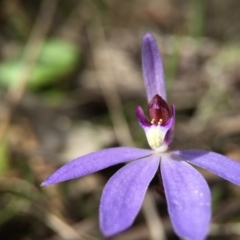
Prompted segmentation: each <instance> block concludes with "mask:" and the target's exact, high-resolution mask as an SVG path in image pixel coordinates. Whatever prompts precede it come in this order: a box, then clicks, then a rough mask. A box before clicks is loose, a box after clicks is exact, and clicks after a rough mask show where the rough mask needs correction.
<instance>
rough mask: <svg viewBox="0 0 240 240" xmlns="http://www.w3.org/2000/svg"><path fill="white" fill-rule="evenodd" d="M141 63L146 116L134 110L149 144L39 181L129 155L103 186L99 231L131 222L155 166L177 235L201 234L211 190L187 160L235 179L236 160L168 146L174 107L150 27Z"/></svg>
mask: <svg viewBox="0 0 240 240" xmlns="http://www.w3.org/2000/svg"><path fill="white" fill-rule="evenodd" d="M142 65H143V73H144V83H145V88H146V92H147V100H148V115H149V120H147V118H146V117H145V115H144V112H143V110H142V108H141V107H140V106H138V107H137V108H136V111H135V112H136V115H137V118H138V122H139V125H140V126H141V127H142V129H143V130H144V132H145V134H146V137H147V140H148V143H149V146H150V147H151V149H140V148H134V147H116V148H109V149H104V150H100V151H97V152H94V153H90V154H88V155H85V156H82V157H79V158H77V159H75V160H73V161H71V162H69V163H67V164H65V165H64V166H62V167H61V168H60V169H58V170H57V171H56V172H54V173H53V174H52V175H51V176H50V177H49V178H47V179H46V180H45V181H44V182H43V183H42V186H46V185H50V184H55V183H58V182H62V181H66V180H69V179H73V178H77V177H82V176H85V175H87V174H91V173H94V172H96V171H99V170H101V169H104V168H107V167H109V166H112V165H115V164H118V163H123V162H128V161H131V162H130V163H128V164H127V165H126V166H124V167H123V168H121V169H120V170H119V171H117V172H116V173H115V174H114V175H113V176H112V177H111V178H110V179H109V181H108V182H107V184H106V185H105V187H104V189H103V193H102V198H101V202H100V210H99V213H100V228H101V231H102V233H103V234H104V235H105V236H112V235H114V234H117V233H119V232H121V231H123V230H125V229H127V228H129V227H130V226H131V225H132V224H133V222H134V220H135V218H136V216H137V214H138V213H139V211H140V208H141V205H142V203H143V199H144V196H145V194H146V191H147V189H148V186H149V184H150V181H151V180H152V179H153V177H154V176H155V174H156V173H157V172H158V173H159V174H160V176H161V178H162V184H163V190H164V196H165V198H166V201H167V205H168V212H169V215H170V219H171V222H172V225H173V229H174V231H175V232H176V234H177V235H178V236H179V237H180V238H181V239H190V240H203V239H205V238H206V236H207V232H208V228H209V225H210V221H211V194H210V190H209V187H208V184H207V182H206V181H205V179H204V178H203V177H202V175H201V174H200V173H199V172H198V171H197V170H196V169H195V168H194V167H192V166H191V165H190V164H193V165H195V166H198V167H202V168H204V169H207V170H209V171H211V172H213V173H215V174H217V175H218V176H220V177H222V178H224V179H226V180H228V181H230V182H232V183H235V184H237V185H240V163H238V162H236V161H234V160H232V159H230V158H228V157H225V156H222V155H220V154H218V153H214V152H209V151H203V150H183V151H182V150H177V151H170V150H169V146H170V144H171V142H172V139H173V132H174V122H175V108H174V105H171V106H170V107H169V105H168V104H167V102H166V100H167V99H166V90H165V82H164V72H163V66H162V61H161V57H160V54H159V51H158V47H157V44H156V41H155V39H154V37H153V36H152V35H151V34H150V33H147V34H145V35H144V37H143V44H142ZM189 163H190V164H189Z"/></svg>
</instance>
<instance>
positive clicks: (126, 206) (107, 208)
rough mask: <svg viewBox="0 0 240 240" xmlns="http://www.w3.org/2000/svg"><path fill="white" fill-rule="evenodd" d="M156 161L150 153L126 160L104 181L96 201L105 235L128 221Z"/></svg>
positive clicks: (134, 214) (115, 231)
mask: <svg viewBox="0 0 240 240" xmlns="http://www.w3.org/2000/svg"><path fill="white" fill-rule="evenodd" d="M159 161H160V156H157V155H152V156H150V157H146V158H144V159H141V160H138V161H134V162H132V163H129V164H128V165H126V166H125V167H123V168H121V169H120V170H119V171H118V172H117V173H115V174H114V175H113V176H112V177H111V178H110V180H109V181H108V182H107V184H106V185H105V188H104V190H103V194H102V199H101V203H100V227H101V230H102V232H103V234H104V235H105V236H111V235H114V234H116V233H119V232H120V231H123V230H125V229H126V228H128V227H129V226H131V225H132V223H133V221H134V219H135V218H136V216H137V214H138V212H139V210H140V208H141V205H142V202H143V199H144V196H145V193H146V191H147V188H148V185H149V183H150V181H151V180H152V178H153V177H154V175H155V173H156V172H157V169H158V166H159Z"/></svg>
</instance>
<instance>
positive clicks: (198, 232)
mask: <svg viewBox="0 0 240 240" xmlns="http://www.w3.org/2000/svg"><path fill="white" fill-rule="evenodd" d="M160 169H161V174H162V179H163V186H164V190H165V196H166V200H167V204H168V212H169V214H170V218H171V222H172V225H173V228H174V230H175V232H176V233H177V235H178V236H179V237H180V238H182V239H191V240H203V239H205V237H206V235H207V231H208V228H209V224H210V220H211V196H210V190H209V187H208V185H207V183H206V181H205V179H204V178H203V177H202V175H201V174H200V173H199V172H198V171H197V170H196V169H194V168H193V167H192V166H191V165H190V164H188V163H186V162H185V161H182V160H179V159H178V158H177V157H176V156H173V155H171V154H164V155H162V157H161V167H160Z"/></svg>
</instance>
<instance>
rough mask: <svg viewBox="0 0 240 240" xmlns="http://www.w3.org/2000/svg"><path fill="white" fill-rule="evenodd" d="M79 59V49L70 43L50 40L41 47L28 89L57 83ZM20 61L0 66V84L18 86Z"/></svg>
mask: <svg viewBox="0 0 240 240" xmlns="http://www.w3.org/2000/svg"><path fill="white" fill-rule="evenodd" d="M79 57H80V51H79V49H78V48H77V47H76V46H75V45H74V44H73V43H71V42H67V41H63V40H59V39H50V40H47V41H46V42H45V44H44V45H43V47H42V50H41V53H40V56H39V59H38V61H37V63H36V65H35V68H34V69H33V71H32V75H31V76H30V80H29V87H31V88H39V87H43V86H45V85H48V84H51V83H53V82H55V81H58V80H59V79H61V78H62V77H64V76H65V75H67V74H68V73H70V72H71V71H73V69H74V68H75V67H76V64H77V63H78V60H79ZM22 67H24V66H23V65H22V63H21V59H14V60H12V61H7V62H2V63H1V64H0V84H2V85H5V86H9V85H11V84H19V83H18V81H19V79H21V78H20V77H19V76H20V75H21V71H22Z"/></svg>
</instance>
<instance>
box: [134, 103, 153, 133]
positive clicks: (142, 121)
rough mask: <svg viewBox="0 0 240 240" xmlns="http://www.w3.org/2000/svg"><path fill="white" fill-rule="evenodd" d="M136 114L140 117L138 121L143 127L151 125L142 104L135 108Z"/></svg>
mask: <svg viewBox="0 0 240 240" xmlns="http://www.w3.org/2000/svg"><path fill="white" fill-rule="evenodd" d="M135 114H136V116H137V119H138V123H139V125H140V127H141V128H143V129H144V128H145V127H150V126H151V123H150V122H149V121H148V120H147V119H146V117H145V114H144V112H143V110H142V108H141V107H140V106H137V107H136V109H135Z"/></svg>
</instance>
